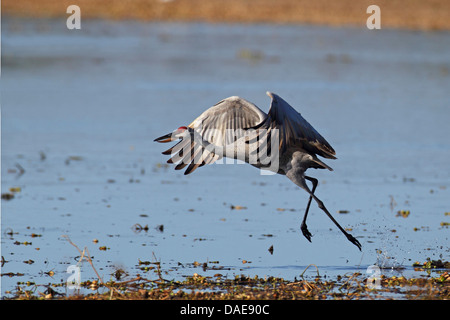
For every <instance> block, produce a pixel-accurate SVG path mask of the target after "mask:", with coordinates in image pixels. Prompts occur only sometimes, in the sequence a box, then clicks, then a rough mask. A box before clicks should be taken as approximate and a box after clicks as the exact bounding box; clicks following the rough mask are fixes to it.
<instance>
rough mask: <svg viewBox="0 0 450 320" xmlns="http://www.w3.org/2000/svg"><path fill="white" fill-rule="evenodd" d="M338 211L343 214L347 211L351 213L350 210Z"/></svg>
mask: <svg viewBox="0 0 450 320" xmlns="http://www.w3.org/2000/svg"><path fill="white" fill-rule="evenodd" d="M337 212H338V213H341V214H345V213H350V210H338V211H337Z"/></svg>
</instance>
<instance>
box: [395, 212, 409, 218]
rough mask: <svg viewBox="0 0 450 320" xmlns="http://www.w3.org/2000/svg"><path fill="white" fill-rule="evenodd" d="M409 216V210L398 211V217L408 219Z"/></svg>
mask: <svg viewBox="0 0 450 320" xmlns="http://www.w3.org/2000/svg"><path fill="white" fill-rule="evenodd" d="M409 214H410V212H409V210H398V211H397V215H396V217H403V218H408V216H409Z"/></svg>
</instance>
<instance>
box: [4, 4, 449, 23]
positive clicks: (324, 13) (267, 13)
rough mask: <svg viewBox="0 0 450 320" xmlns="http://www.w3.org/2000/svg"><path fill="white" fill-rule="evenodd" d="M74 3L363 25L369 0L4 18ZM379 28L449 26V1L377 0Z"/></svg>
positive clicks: (203, 16) (163, 11) (129, 15)
mask: <svg viewBox="0 0 450 320" xmlns="http://www.w3.org/2000/svg"><path fill="white" fill-rule="evenodd" d="M73 4H75V5H78V6H79V7H80V9H81V17H82V19H85V18H89V19H107V20H142V21H170V22H191V21H192V22H208V23H276V24H313V25H326V26H332V27H342V26H355V27H364V28H365V27H366V21H367V19H368V17H369V16H370V13H367V8H368V7H369V6H370V5H372V4H374V3H373V1H368V0H361V1H351V0H340V1H324V0H317V1H306V0H280V1H272V0H227V1H225V2H224V1H219V0H208V1H204V0H132V1H130V0H128V1H126V0H111V1H108V2H106V3H105V2H104V1H100V0H77V1H72V0H70V1H68V0H62V1H61V0H41V1H31V0H21V1H8V2H6V1H4V2H3V3H2V16H3V17H22V18H59V17H61V18H64V17H68V14H67V13H66V10H67V7H68V6H70V5H73ZM375 4H376V5H378V6H379V7H380V11H381V28H382V29H383V28H397V29H409V30H450V19H449V18H448V15H449V13H450V1H447V0H430V1H420V0H409V1H400V0H377V1H376V3H375Z"/></svg>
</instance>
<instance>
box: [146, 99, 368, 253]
mask: <svg viewBox="0 0 450 320" xmlns="http://www.w3.org/2000/svg"><path fill="white" fill-rule="evenodd" d="M267 95H268V96H269V97H270V98H271V106H270V110H269V113H268V114H266V113H264V112H263V111H261V109H259V108H258V107H257V106H256V105H254V104H253V103H251V102H249V101H247V100H245V99H243V98H240V97H236V96H233V97H229V98H226V99H223V100H221V101H220V102H218V103H217V104H215V105H214V106H212V107H211V108H209V109H207V110H206V111H204V112H203V113H202V114H201V115H200V116H199V117H198V118H196V119H195V120H194V121H193V122H192V123H191V124H190V125H188V126H182V127H179V128H178V129H176V130H174V131H173V132H171V133H169V134H166V135H164V136H161V137H159V138H156V139H155V140H154V141H157V142H162V143H164V142H171V141H175V140H181V141H179V142H178V143H177V144H176V145H174V146H173V147H171V148H170V149H168V150H166V151H164V152H163V154H164V155H171V158H170V159H169V160H168V161H167V162H168V163H176V166H175V170H181V169H183V168H185V167H186V166H187V169H186V171H185V173H184V174H189V173H192V172H193V171H194V170H196V169H197V168H198V167H201V166H204V165H206V164H211V163H214V162H216V161H217V160H219V159H222V158H224V157H227V158H233V159H240V160H242V161H245V162H247V163H249V164H251V165H253V166H255V167H257V168H260V169H263V170H268V171H271V172H273V173H278V174H282V175H285V176H286V177H288V178H289V179H290V180H291V181H292V182H293V183H295V184H296V185H297V186H299V187H300V188H302V189H304V190H305V191H306V192H307V193H308V194H309V200H308V204H307V206H306V210H305V213H304V216H303V220H302V223H301V225H300V229H301V231H302V233H303V235H304V236H305V238H306V239H307V240H308V241H310V242H311V236H312V235H311V233H310V232H309V230H308V227H307V225H306V218H307V216H308V212H309V208H310V205H311V201H312V200H313V199H314V200H315V202H316V203H317V205H318V207H319V208H320V209H321V210H322V211H323V212H325V214H326V215H327V216H328V217H329V218H330V219H331V221H333V223H334V224H335V225H336V226H337V227H338V228H339V230H340V231H341V232H342V233H343V234H344V235H345V236H346V237H347V239H348V240H349V241H350V242H351V243H353V244H354V245H355V246H357V247H358V249H359V250H361V244H360V243H359V241H358V240H357V239H356V238H355V237H353V236H352V235H351V234H349V233H348V232H347V231H346V230H345V229H344V228H342V227H341V226H340V225H339V223H338V222H337V221H336V220H335V219H334V217H333V216H332V215H331V214H330V212H329V211H328V209H327V208H326V207H325V205H324V204H323V202H322V201H321V200H320V199H319V198H318V197H317V196H316V195H315V194H314V192H315V190H316V188H317V185H318V180H317V179H316V178H313V177H310V176H307V175H305V172H306V170H307V169H309V168H314V169H328V170H330V171H332V170H333V169H332V168H330V167H329V166H328V165H327V164H325V163H324V162H323V161H322V160H320V159H319V158H318V156H321V157H323V158H327V159H336V157H335V154H336V152H335V151H334V149H333V148H332V147H331V145H330V144H329V143H328V142H327V141H326V140H325V139H324V138H323V137H322V136H321V135H320V134H319V133H318V132H317V131H316V130H315V129H314V128H313V127H312V126H311V125H310V124H309V123H308V122H307V121H306V120H305V119H304V118H303V117H302V116H301V114H300V113H298V112H297V111H296V110H295V109H294V108H292V107H291V106H290V105H289V104H288V103H287V102H286V101H284V100H283V99H282V98H281V97H280V96H278V95H276V94H274V93H272V92H267ZM306 180H308V181H310V182H311V183H312V189H310V188H309V187H308V185H307V184H306Z"/></svg>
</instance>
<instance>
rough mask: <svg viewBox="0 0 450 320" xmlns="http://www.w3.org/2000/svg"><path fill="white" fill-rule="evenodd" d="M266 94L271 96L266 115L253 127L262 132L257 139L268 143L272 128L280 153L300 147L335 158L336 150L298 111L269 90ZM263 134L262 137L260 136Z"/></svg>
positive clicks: (325, 156)
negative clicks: (275, 133)
mask: <svg viewBox="0 0 450 320" xmlns="http://www.w3.org/2000/svg"><path fill="white" fill-rule="evenodd" d="M267 95H268V96H269V97H271V98H272V103H271V106H270V110H269V113H268V116H267V117H266V119H264V120H263V121H262V122H261V123H260V124H258V125H256V126H254V127H253V129H260V130H259V131H260V132H262V133H261V134H260V135H259V139H263V140H265V141H267V143H268V144H269V143H270V141H271V139H270V136H271V135H272V134H274V129H277V134H278V137H279V149H280V154H283V153H284V152H285V151H286V150H287V149H288V148H290V147H293V148H298V147H300V148H302V149H304V150H306V151H308V152H310V153H313V154H317V155H319V156H322V157H324V158H329V159H336V157H335V154H336V152H335V151H334V149H333V148H332V147H331V145H330V144H329V143H328V142H327V141H326V140H325V138H324V137H322V136H321V135H320V134H319V133H318V132H317V131H316V130H315V129H314V128H313V126H312V125H310V124H309V123H308V121H306V120H305V119H304V118H303V117H302V116H301V114H300V113H298V112H297V111H296V110H295V109H294V108H292V107H291V106H290V105H289V104H288V103H287V102H286V101H284V100H283V99H282V98H281V97H279V96H278V95H276V94H274V93H271V92H267ZM261 129H265V130H261ZM263 134H264V137H262V135H263ZM265 135H267V136H265ZM270 147H271V146H267V148H270Z"/></svg>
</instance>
